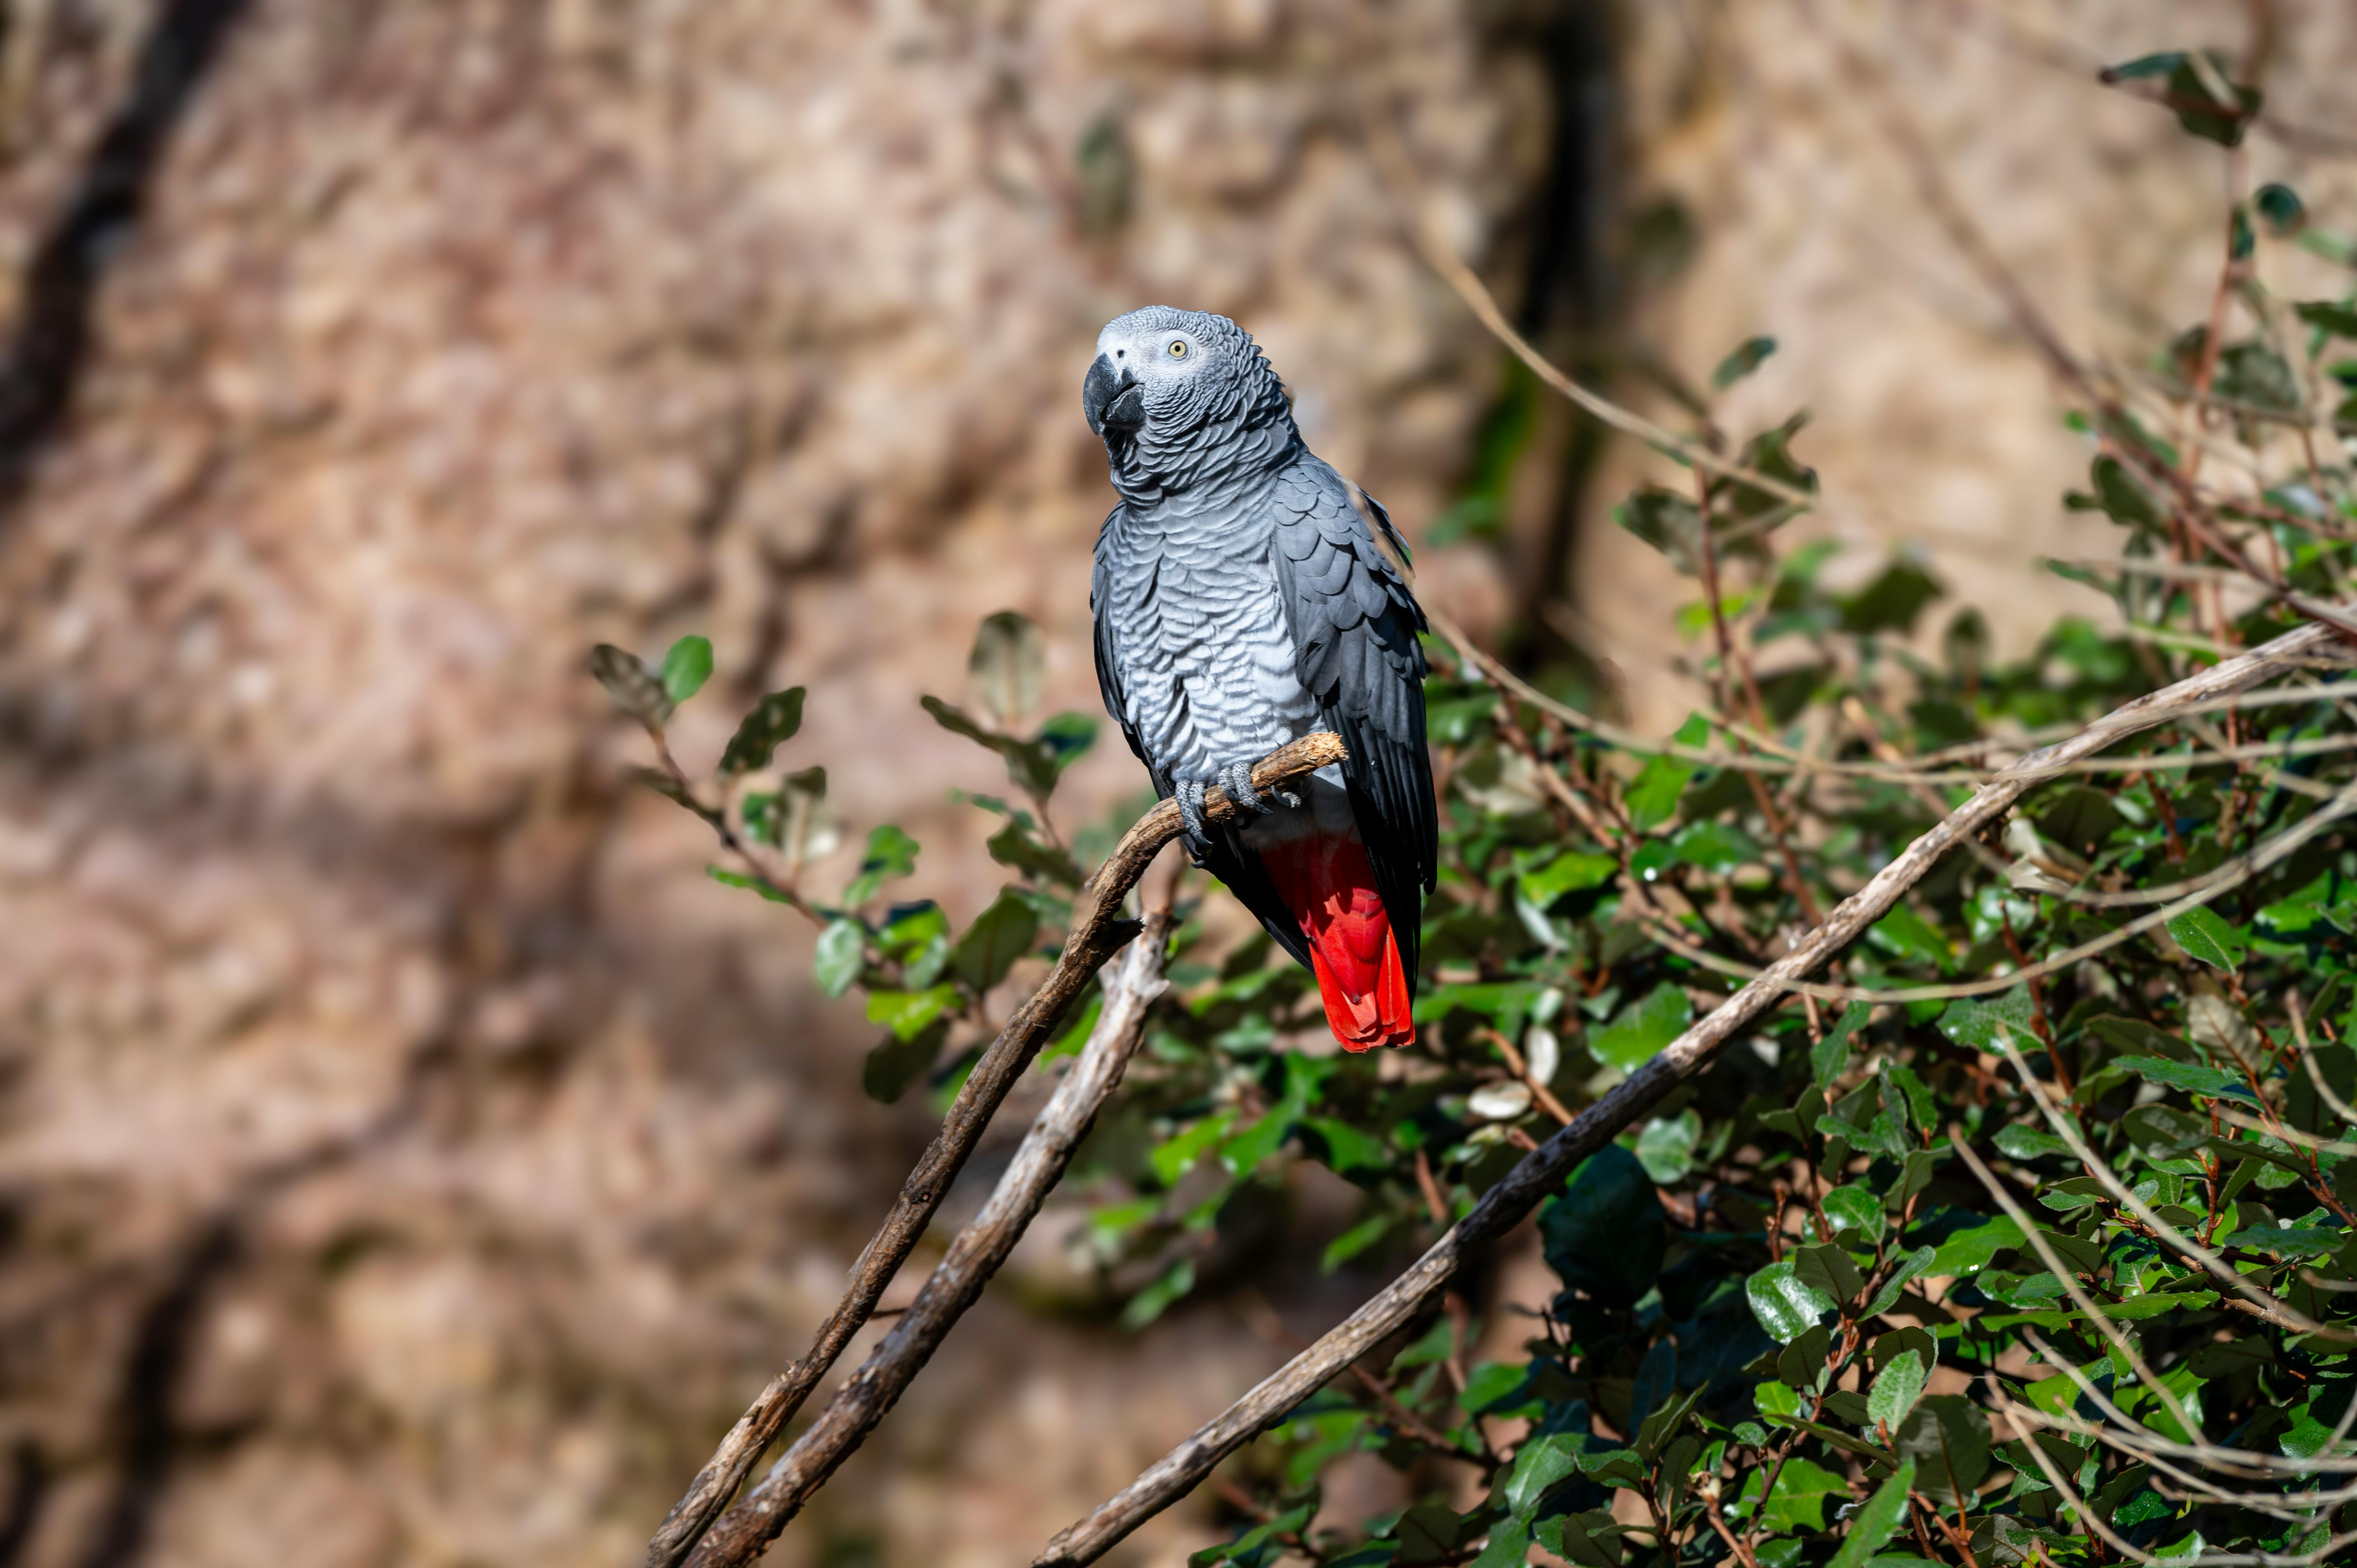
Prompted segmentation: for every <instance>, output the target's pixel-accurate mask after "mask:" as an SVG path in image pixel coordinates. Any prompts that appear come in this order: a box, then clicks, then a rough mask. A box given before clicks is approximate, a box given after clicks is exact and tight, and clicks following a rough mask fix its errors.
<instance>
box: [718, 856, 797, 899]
mask: <svg viewBox="0 0 2357 1568" xmlns="http://www.w3.org/2000/svg"><path fill="white" fill-rule="evenodd" d="M704 875H706V876H709V877H710V878H712V880H713V881H715V882H717V883H719V884H720V885H721V886H724V887H742V888H744V889H745V890H746V891H747V892H748V893H758V894H759V895H760V896H761V897H764V898H767V899H768V900H769V901H770V903H772V904H791V903H792V902H793V899H792V898H791V897H789V896H788V895H787V893H786V891H785V890H784V889H783V888H780V887H777V886H772V885H771V884H770V883H768V882H765V881H763V880H762V879H761V878H759V877H758V876H748V875H745V874H744V873H743V872H741V871H731V870H729V869H728V868H727V867H726V866H725V865H707V866H705V868H704Z"/></svg>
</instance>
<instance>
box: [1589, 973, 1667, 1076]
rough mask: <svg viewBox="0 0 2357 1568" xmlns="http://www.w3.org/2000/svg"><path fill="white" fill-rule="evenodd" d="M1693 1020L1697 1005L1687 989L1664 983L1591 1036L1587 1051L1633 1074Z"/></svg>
mask: <svg viewBox="0 0 2357 1568" xmlns="http://www.w3.org/2000/svg"><path fill="white" fill-rule="evenodd" d="M1693 1019H1694V1003H1693V1002H1692V1001H1691V1000H1690V999H1689V998H1688V997H1687V995H1686V993H1685V992H1684V990H1682V989H1680V988H1679V987H1678V986H1676V985H1674V984H1672V983H1668V982H1666V981H1665V982H1663V983H1662V984H1660V985H1657V986H1655V987H1654V988H1653V990H1652V993H1650V994H1649V995H1647V996H1646V998H1645V999H1644V1000H1643V1001H1641V1002H1639V1003H1637V1004H1633V1005H1631V1006H1630V1007H1627V1008H1624V1009H1623V1010H1622V1011H1621V1014H1620V1016H1619V1017H1618V1018H1615V1019H1613V1020H1612V1022H1611V1023H1610V1024H1609V1025H1608V1026H1605V1027H1604V1028H1602V1029H1599V1030H1598V1031H1597V1032H1596V1033H1595V1034H1594V1035H1592V1036H1589V1037H1588V1041H1587V1048H1588V1051H1589V1053H1590V1054H1592V1055H1593V1056H1594V1057H1595V1058H1596V1059H1597V1060H1598V1061H1600V1062H1603V1063H1605V1064H1607V1065H1608V1066H1611V1067H1615V1068H1618V1069H1620V1070H1621V1071H1622V1072H1634V1071H1636V1070H1637V1069H1639V1068H1641V1067H1642V1066H1644V1065H1645V1064H1646V1063H1647V1062H1649V1061H1651V1060H1652V1059H1653V1058H1655V1057H1657V1056H1659V1055H1661V1054H1662V1049H1663V1047H1665V1046H1667V1045H1668V1044H1669V1043H1670V1042H1671V1041H1672V1040H1674V1039H1676V1038H1677V1037H1678V1036H1680V1035H1682V1034H1684V1033H1685V1028H1686V1026H1687V1025H1688V1024H1689V1023H1691V1022H1692V1021H1693Z"/></svg>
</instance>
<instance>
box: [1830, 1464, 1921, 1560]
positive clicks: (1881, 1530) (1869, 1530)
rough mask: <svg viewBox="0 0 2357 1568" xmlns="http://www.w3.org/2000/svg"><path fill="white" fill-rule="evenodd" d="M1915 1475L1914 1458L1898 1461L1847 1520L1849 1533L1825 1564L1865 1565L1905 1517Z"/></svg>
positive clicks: (1894, 1532) (1896, 1530) (1895, 1531)
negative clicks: (1886, 1478)
mask: <svg viewBox="0 0 2357 1568" xmlns="http://www.w3.org/2000/svg"><path fill="white" fill-rule="evenodd" d="M1915 1476H1916V1471H1915V1463H1914V1461H1913V1460H1911V1459H1909V1460H1902V1461H1900V1466H1899V1468H1898V1469H1897V1470H1895V1471H1893V1472H1892V1473H1891V1476H1890V1478H1889V1480H1887V1481H1885V1482H1883V1483H1882V1485H1880V1486H1879V1487H1876V1488H1875V1489H1874V1496H1872V1497H1870V1498H1867V1500H1866V1506H1865V1507H1864V1508H1862V1509H1858V1510H1857V1518H1856V1519H1854V1520H1851V1522H1850V1527H1849V1535H1848V1536H1847V1537H1846V1539H1845V1540H1844V1541H1842V1543H1841V1550H1840V1551H1838V1552H1835V1553H1834V1555H1833V1561H1832V1563H1829V1564H1828V1565H1827V1568H1867V1564H1868V1563H1871V1562H1872V1561H1873V1560H1874V1555H1875V1553H1876V1552H1879V1551H1881V1550H1882V1546H1883V1543H1884V1542H1885V1541H1889V1539H1890V1538H1891V1537H1892V1536H1893V1535H1895V1534H1897V1533H1898V1530H1899V1526H1900V1521H1902V1520H1904V1519H1905V1518H1906V1517H1907V1494H1908V1493H1909V1492H1910V1491H1911V1490H1913V1489H1914V1486H1915Z"/></svg>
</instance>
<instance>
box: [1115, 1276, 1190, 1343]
mask: <svg viewBox="0 0 2357 1568" xmlns="http://www.w3.org/2000/svg"><path fill="white" fill-rule="evenodd" d="M1194 1288H1195V1260H1194V1259H1192V1258H1181V1259H1179V1261H1178V1262H1175V1263H1173V1264H1171V1265H1170V1266H1169V1267H1168V1268H1167V1269H1165V1270H1163V1271H1162V1275H1161V1277H1160V1278H1159V1279H1157V1280H1156V1281H1155V1282H1154V1283H1152V1284H1150V1285H1147V1286H1146V1288H1145V1289H1144V1290H1142V1291H1139V1292H1138V1293H1137V1294H1135V1295H1134V1296H1131V1297H1130V1298H1129V1305H1127V1306H1125V1307H1123V1308H1122V1309H1121V1326H1123V1327H1124V1328H1127V1329H1130V1330H1132V1331H1133V1332H1134V1331H1135V1330H1137V1329H1140V1328H1143V1327H1145V1326H1146V1325H1147V1324H1149V1323H1151V1322H1153V1321H1154V1320H1155V1319H1156V1318H1157V1317H1159V1316H1162V1315H1163V1314H1164V1313H1166V1312H1168V1311H1169V1310H1170V1304H1171V1303H1173V1302H1175V1301H1177V1300H1178V1299H1179V1297H1181V1296H1183V1295H1185V1294H1187V1293H1188V1292H1189V1291H1191V1290H1193V1289H1194Z"/></svg>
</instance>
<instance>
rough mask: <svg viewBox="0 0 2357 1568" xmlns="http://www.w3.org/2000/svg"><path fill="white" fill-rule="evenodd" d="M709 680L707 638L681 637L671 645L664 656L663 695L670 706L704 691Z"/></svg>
mask: <svg viewBox="0 0 2357 1568" xmlns="http://www.w3.org/2000/svg"><path fill="white" fill-rule="evenodd" d="M711 679H712V639H710V638H706V637H683V638H681V639H679V640H678V641H677V642H674V643H673V644H672V645H671V651H670V652H668V653H666V654H664V655H663V661H662V686H663V693H664V694H665V695H667V696H669V697H670V698H671V700H672V703H673V706H677V705H678V704H679V703H684V702H685V701H687V700H688V699H689V698H690V697H693V696H694V695H695V694H696V693H698V692H701V691H702V690H704V683H705V682H706V681H709V680H711Z"/></svg>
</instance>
